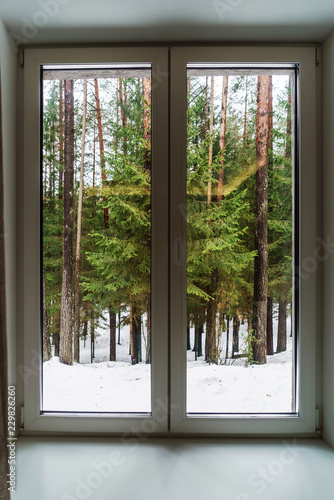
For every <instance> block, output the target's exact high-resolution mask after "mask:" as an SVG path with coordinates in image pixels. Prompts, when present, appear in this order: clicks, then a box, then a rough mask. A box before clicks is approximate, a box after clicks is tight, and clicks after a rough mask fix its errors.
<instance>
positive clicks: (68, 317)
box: [59, 80, 74, 365]
mask: <svg viewBox="0 0 334 500" xmlns="http://www.w3.org/2000/svg"><path fill="white" fill-rule="evenodd" d="M64 163H65V164H64V237H63V238H64V243H63V283H62V300H61V319H60V357H59V361H60V362H61V363H64V364H66V365H71V364H72V361H73V359H72V358H73V349H72V289H73V283H72V279H73V256H72V250H73V176H74V175H73V174H74V96H73V80H65V162H64Z"/></svg>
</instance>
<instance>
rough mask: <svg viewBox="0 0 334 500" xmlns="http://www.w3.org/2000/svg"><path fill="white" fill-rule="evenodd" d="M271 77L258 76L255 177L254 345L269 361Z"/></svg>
mask: <svg viewBox="0 0 334 500" xmlns="http://www.w3.org/2000/svg"><path fill="white" fill-rule="evenodd" d="M269 84H270V80H269V76H268V75H260V76H258V92H257V114H256V169H257V170H256V176H255V250H256V251H257V255H256V257H255V259H254V305H253V325H252V326H253V335H254V337H255V341H254V344H253V353H254V355H253V357H254V361H255V362H256V363H258V364H263V363H266V361H267V294H268V244H267V242H268V234H267V210H268V195H267V191H268V131H269Z"/></svg>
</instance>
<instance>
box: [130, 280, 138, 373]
mask: <svg viewBox="0 0 334 500" xmlns="http://www.w3.org/2000/svg"><path fill="white" fill-rule="evenodd" d="M134 309H135V308H134V304H133V296H132V290H131V289H130V353H131V364H132V365H136V364H137V363H138V350H137V332H136V325H135V321H134V313H135V311H134Z"/></svg>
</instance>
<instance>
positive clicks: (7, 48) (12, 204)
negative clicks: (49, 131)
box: [0, 19, 17, 385]
mask: <svg viewBox="0 0 334 500" xmlns="http://www.w3.org/2000/svg"><path fill="white" fill-rule="evenodd" d="M16 61H17V55H16V52H15V50H14V48H13V45H12V43H11V42H10V40H9V39H8V37H7V32H6V29H5V27H4V25H3V23H2V21H1V19H0V64H1V88H2V102H1V105H2V127H3V158H4V186H5V189H4V205H5V206H4V214H5V258H6V287H7V297H6V298H7V327H8V354H9V374H8V377H9V378H8V381H9V384H14V385H15V384H16V340H15V339H16V314H17V309H16V72H17V63H16Z"/></svg>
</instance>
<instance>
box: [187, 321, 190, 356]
mask: <svg viewBox="0 0 334 500" xmlns="http://www.w3.org/2000/svg"><path fill="white" fill-rule="evenodd" d="M190 349H191V345H190V323H189V320H188V322H187V351H190Z"/></svg>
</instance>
